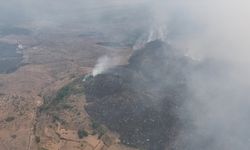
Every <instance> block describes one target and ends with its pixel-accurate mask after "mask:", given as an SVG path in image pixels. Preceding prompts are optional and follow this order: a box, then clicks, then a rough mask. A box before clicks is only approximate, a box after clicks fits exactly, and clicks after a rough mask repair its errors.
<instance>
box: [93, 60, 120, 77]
mask: <svg viewBox="0 0 250 150" xmlns="http://www.w3.org/2000/svg"><path fill="white" fill-rule="evenodd" d="M121 63H122V59H121V58H120V57H119V56H117V55H110V56H108V55H104V56H102V57H100V58H98V60H97V63H96V65H95V67H94V69H93V71H92V75H93V76H96V75H98V74H101V73H103V72H105V71H107V70H108V69H110V68H112V67H114V66H117V65H119V64H121Z"/></svg>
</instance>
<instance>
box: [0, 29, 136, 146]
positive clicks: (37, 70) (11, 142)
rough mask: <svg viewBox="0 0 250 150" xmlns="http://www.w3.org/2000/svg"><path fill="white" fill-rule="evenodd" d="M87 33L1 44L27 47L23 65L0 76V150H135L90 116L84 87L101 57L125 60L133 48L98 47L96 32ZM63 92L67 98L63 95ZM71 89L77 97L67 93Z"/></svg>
mask: <svg viewBox="0 0 250 150" xmlns="http://www.w3.org/2000/svg"><path fill="white" fill-rule="evenodd" d="M26 28H27V27H26ZM85 32H86V31H84V30H83V29H80V28H79V29H77V28H74V30H66V29H64V28H63V27H61V28H57V29H56V30H52V29H50V30H46V31H40V30H38V29H37V30H36V29H34V32H33V33H32V34H30V35H14V34H10V35H6V36H2V37H0V42H3V43H9V44H16V41H17V40H18V41H20V42H21V43H22V44H23V46H24V49H23V50H22V53H23V58H24V59H23V62H22V64H23V65H22V66H21V67H19V68H18V69H17V70H16V71H14V72H11V73H8V74H4V73H2V74H0V150H130V149H131V148H128V147H126V146H124V145H122V144H119V143H120V142H119V138H118V137H119V136H118V135H117V134H116V133H113V132H111V131H109V130H108V129H107V128H106V127H105V126H104V125H99V124H98V125H96V124H95V122H94V121H93V120H92V119H91V118H90V117H89V116H88V114H87V113H86V111H85V109H84V106H85V105H86V100H85V96H84V91H83V89H82V87H81V86H82V85H81V84H82V79H83V76H84V75H86V74H88V73H90V72H91V71H92V68H93V67H94V65H95V63H96V60H97V59H98V58H99V57H100V56H103V55H105V54H108V55H116V54H119V56H126V57H125V58H127V57H128V56H129V54H130V52H131V49H130V48H124V47H123V48H122V47H121V48H119V47H116V48H111V47H105V46H101V45H98V44H96V43H98V42H103V41H102V38H100V37H98V35H97V36H96V35H95V34H96V33H92V34H85V35H84V36H79V33H83V34H84V33H85ZM114 49H115V50H114ZM119 63H121V64H122V63H126V59H124V60H122V61H120V62H119ZM65 87H66V88H65ZM68 88H69V89H71V90H68ZM65 89H67V90H66V91H67V93H66V95H65V94H61V95H60V91H61V92H63V90H65ZM72 89H74V90H73V91H74V92H73V93H70V92H68V91H72ZM79 132H81V133H82V134H83V136H82V137H80V136H79ZM81 133H80V134H81ZM86 134H88V135H86Z"/></svg>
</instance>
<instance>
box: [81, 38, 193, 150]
mask: <svg viewBox="0 0 250 150" xmlns="http://www.w3.org/2000/svg"><path fill="white" fill-rule="evenodd" d="M189 67H191V60H189V59H188V58H187V57H185V56H183V55H182V54H181V53H179V52H178V51H177V50H175V49H173V48H171V47H170V46H168V45H167V44H165V43H163V42H161V41H153V42H150V43H148V44H147V45H146V46H145V47H144V48H143V49H141V50H137V51H135V52H134V54H133V55H132V56H131V58H130V59H129V64H128V65H125V66H118V67H116V68H113V69H110V70H108V71H106V72H104V73H102V74H99V75H97V76H95V77H93V76H90V77H88V78H87V79H86V81H85V82H84V87H85V94H86V98H87V101H88V103H89V104H88V105H87V106H86V110H87V112H88V113H89V115H90V116H91V117H92V118H93V119H94V120H96V121H97V122H99V123H102V124H105V125H106V126H107V127H108V128H109V129H111V130H113V131H116V132H118V133H119V134H120V136H121V137H120V139H121V142H122V143H124V144H126V145H130V146H133V147H137V148H143V149H148V150H162V149H164V148H165V147H166V146H167V147H169V146H170V145H172V143H173V142H174V140H175V138H176V136H177V135H178V132H179V131H180V130H181V128H182V121H181V120H180V118H179V116H178V112H179V109H181V105H182V103H183V102H184V101H185V98H186V97H187V96H188V94H189V93H188V90H187V87H186V86H187V85H186V80H187V79H186V78H185V74H188V70H189V69H188V68H189Z"/></svg>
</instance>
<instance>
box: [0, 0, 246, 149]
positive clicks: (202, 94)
mask: <svg viewBox="0 0 250 150" xmlns="http://www.w3.org/2000/svg"><path fill="white" fill-rule="evenodd" d="M249 6H250V1H249V0H188V1H187V0H175V1H171V0H134V1H132V0H129V1H125V0H109V1H108V0H105V1H101V0H72V1H67V0H54V1H49V0H44V1H39V2H38V1H35V0H20V1H19V0H11V1H8V2H7V1H6V2H5V1H1V6H0V8H1V10H0V12H1V13H0V19H1V20H3V22H9V23H13V22H23V21H27V20H29V21H30V20H31V21H39V22H41V21H44V22H46V21H49V22H50V21H51V22H56V23H59V24H62V23H68V22H71V23H74V22H81V23H82V26H84V25H86V24H87V25H86V26H90V25H89V24H91V27H96V28H97V29H98V30H99V31H102V32H105V33H107V34H108V35H112V36H109V37H112V39H114V40H118V39H119V40H120V39H126V38H125V37H123V35H124V34H126V35H127V33H128V32H127V31H129V32H133V33H134V31H135V30H137V29H141V30H142V31H143V33H139V35H138V38H136V40H135V44H134V49H138V48H141V47H143V45H145V43H147V42H150V41H153V40H156V39H161V40H163V41H165V42H167V43H169V44H171V46H173V47H175V48H176V49H182V50H184V51H186V55H187V56H190V57H192V58H195V60H199V61H200V62H202V63H203V65H201V66H199V69H197V70H193V72H192V73H191V74H187V79H189V80H188V87H189V90H190V91H191V93H192V95H193V96H192V97H187V101H186V104H185V106H184V108H183V112H180V115H181V117H184V118H188V120H192V124H193V128H192V129H187V130H186V131H185V132H183V134H180V136H179V139H178V140H177V143H179V144H180V145H182V147H184V148H182V149H192V150H200V149H209V150H211V149H212V150H235V149H240V150H247V149H249V148H250V127H249V124H250V119H249V117H248V116H250V111H249V110H250V109H249V108H250V101H249V97H250V95H249V93H250V91H249V89H250V88H249V87H250V82H249V75H250V69H249V65H250V58H249V57H250V51H249V50H250V42H249V39H250V28H249V27H250V19H249V18H250V9H249ZM131 8H133V9H132V10H134V12H135V13H132V14H130V12H131ZM144 14H146V15H144ZM117 18H118V19H117ZM90 22H91V23H90ZM121 28H123V29H126V30H121ZM136 37H137V36H136ZM131 38H132V37H131ZM116 61H117V59H113V58H110V57H109V56H104V57H101V58H100V59H99V60H98V62H97V64H96V66H95V68H94V70H93V75H94V76H95V75H97V74H99V73H101V72H103V71H105V70H107V69H108V68H110V67H112V66H113V65H115V64H117V63H114V62H116Z"/></svg>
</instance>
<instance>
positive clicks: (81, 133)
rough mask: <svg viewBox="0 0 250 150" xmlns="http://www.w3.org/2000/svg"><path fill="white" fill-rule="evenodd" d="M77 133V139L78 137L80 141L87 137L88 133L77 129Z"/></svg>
mask: <svg viewBox="0 0 250 150" xmlns="http://www.w3.org/2000/svg"><path fill="white" fill-rule="evenodd" d="M77 133H78V137H79V138H80V139H82V138H84V137H86V136H88V132H86V131H85V130H83V129H79V130H78V132H77Z"/></svg>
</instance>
